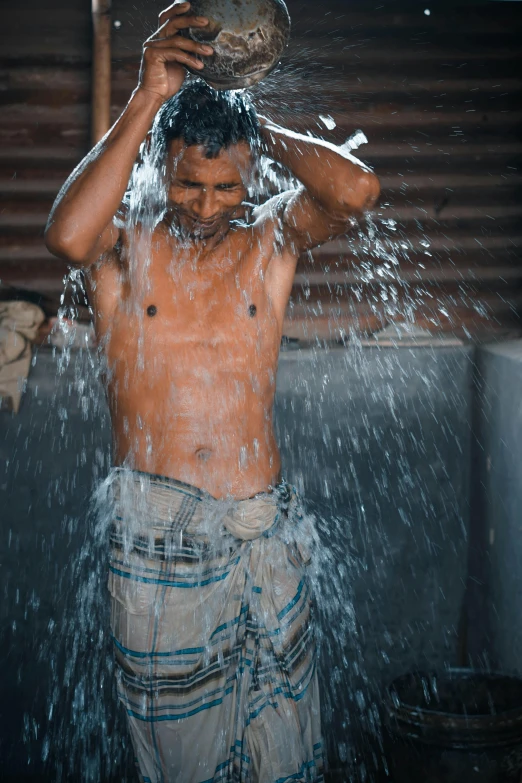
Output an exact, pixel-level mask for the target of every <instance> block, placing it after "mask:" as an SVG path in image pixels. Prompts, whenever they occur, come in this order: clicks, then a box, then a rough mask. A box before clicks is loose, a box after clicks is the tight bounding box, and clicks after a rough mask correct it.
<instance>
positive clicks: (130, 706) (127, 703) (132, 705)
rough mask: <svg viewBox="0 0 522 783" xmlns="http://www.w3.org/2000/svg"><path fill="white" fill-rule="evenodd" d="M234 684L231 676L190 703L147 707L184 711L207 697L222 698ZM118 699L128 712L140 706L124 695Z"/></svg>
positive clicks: (150, 707) (150, 708) (150, 706)
mask: <svg viewBox="0 0 522 783" xmlns="http://www.w3.org/2000/svg"><path fill="white" fill-rule="evenodd" d="M234 682H235V676H234V675H232V676H231V677H227V679H226V680H225V683H224V685H223V686H221V687H220V688H215V689H214V690H213V691H209V692H208V693H204V694H201V696H198V697H197V698H196V699H193V700H192V701H187V702H184V703H183V704H182V705H175V704H163V705H158V704H155V703H153V704H151V705H149V706H148V708H147V709H148V710H180V709H184V710H186V709H187V707H195V705H196V704H201V702H202V701H203V700H204V699H208V698H209V697H210V698H212V697H217V696H218V694H219V697H220V698H222V697H223V696H226V695H227V692H228V688H230V687H232V688H233V687H234V686H233V683H234ZM120 699H121V701H122V702H123V704H124V705H125V706H126V707H127V709H129V710H135V709H137V708H139V707H140V706H141V702H135V701H133V700H132V699H131V698H130V697H128V696H125V695H124V694H120Z"/></svg>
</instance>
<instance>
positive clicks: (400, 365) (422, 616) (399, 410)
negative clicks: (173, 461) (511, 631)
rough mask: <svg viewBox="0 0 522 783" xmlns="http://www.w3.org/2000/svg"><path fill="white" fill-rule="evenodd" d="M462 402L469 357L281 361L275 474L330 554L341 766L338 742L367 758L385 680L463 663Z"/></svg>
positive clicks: (331, 717)
mask: <svg viewBox="0 0 522 783" xmlns="http://www.w3.org/2000/svg"><path fill="white" fill-rule="evenodd" d="M471 396H472V350H471V349H470V348H463V347H448V348H444V347H436V348H435V347H433V348H429V347H427V348H426V347H425V348H406V347H401V348H382V349H378V348H365V349H359V350H357V349H353V350H344V349H338V350H332V351H330V352H327V351H324V350H320V351H312V350H306V351H305V350H303V351H298V352H295V353H287V354H285V355H284V357H283V360H282V362H281V366H280V372H279V377H278V398H277V406H276V424H277V429H278V433H279V441H280V443H281V446H282V455H283V464H284V466H285V468H286V472H287V475H288V477H289V478H291V479H292V480H293V481H295V482H296V483H297V484H298V486H300V487H303V488H304V493H305V497H306V498H307V500H308V502H309V504H310V505H311V507H312V508H313V509H314V510H315V511H316V514H317V517H318V522H319V525H320V528H321V538H322V541H323V543H324V546H325V547H326V552H323V553H322V558H321V559H322V560H323V563H324V564H325V569H324V573H323V574H321V575H320V576H319V580H318V581H319V583H320V587H319V592H320V596H319V614H320V616H321V617H322V624H323V628H324V629H325V639H324V644H323V654H322V663H323V676H324V680H325V684H324V687H323V696H324V699H323V701H324V712H325V725H327V727H328V730H327V732H326V733H327V735H328V737H329V738H330V740H331V745H333V746H335V749H336V751H338V750H339V748H341V754H340V755H341V760H342V755H343V754H342V744H343V742H347V745H348V747H347V749H346V755H347V757H348V758H350V756H353V755H354V754H353V749H354V748H355V756H356V757H360V758H363V757H367V756H368V753H367V750H366V749H365V745H366V740H367V739H368V735H372V734H374V733H375V732H378V729H377V728H376V726H375V710H374V708H373V706H372V701H373V703H375V702H378V701H379V695H380V693H381V692H382V689H383V687H384V686H385V685H386V684H388V683H389V682H391V681H392V679H393V678H394V677H396V676H397V675H399V674H401V673H403V672H405V671H407V670H409V669H412V668H423V669H433V668H440V667H443V666H444V665H448V664H449V665H456V664H457V663H459V653H458V638H457V637H458V626H459V620H460V614H461V610H462V600H463V595H464V587H465V581H466V561H467V525H468V485H469V458H470V440H471V437H470V413H471ZM332 552H333V553H332ZM324 596H326V601H327V602H328V604H327V605H326V606H325V603H324V601H321V598H322V597H324ZM371 744H375V743H371ZM377 745H378V743H377ZM350 746H351V748H352V751H350ZM377 752H378V750H377ZM336 755H337V756H339V754H338V753H337V752H336ZM352 762H353V763H355V760H354V759H353V758H352ZM361 774H362V773H361ZM354 779H355V778H354ZM357 779H358V778H357ZM363 779H364V776H363V775H362V776H361V780H363Z"/></svg>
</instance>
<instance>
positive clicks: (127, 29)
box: [0, 0, 522, 339]
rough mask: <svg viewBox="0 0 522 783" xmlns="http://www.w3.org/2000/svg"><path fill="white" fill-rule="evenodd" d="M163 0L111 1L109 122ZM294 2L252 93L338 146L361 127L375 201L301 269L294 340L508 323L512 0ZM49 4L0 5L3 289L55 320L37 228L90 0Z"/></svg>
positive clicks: (513, 311)
mask: <svg viewBox="0 0 522 783" xmlns="http://www.w3.org/2000/svg"><path fill="white" fill-rule="evenodd" d="M163 4H166V2H165V3H158V2H157V1H156V0H154V2H147V3H136V2H134V1H133V0H114V2H113V20H114V21H117V22H120V23H121V25H120V26H119V27H118V29H114V31H113V45H114V49H113V54H114V58H113V59H114V71H113V114H114V117H115V118H116V116H117V114H118V113H119V111H120V110H121V108H122V106H123V105H124V103H125V101H126V100H127V98H128V97H129V95H130V92H131V90H132V88H133V86H134V85H135V83H136V77H137V69H138V61H139V53H140V44H141V41H142V40H143V38H144V37H145V36H146V35H148V34H150V33H151V32H152V30H153V29H154V27H155V18H156V15H157V13H158V11H159V10H160V9H161V7H162V5H163ZM288 5H289V9H290V12H291V15H292V20H293V40H292V44H291V47H290V49H289V51H288V53H287V55H286V56H285V61H284V67H283V68H282V69H281V70H280V71H279V72H277V73H276V74H275V75H274V76H273V77H272V78H271V79H270V80H267V82H265V83H263V84H262V85H260V86H259V88H258V90H257V91H256V93H255V95H256V96H257V100H258V102H259V104H260V106H261V108H262V109H263V111H264V112H265V113H267V114H271V116H273V117H275V118H278V119H280V120H281V121H283V122H285V123H287V124H289V125H292V126H293V127H295V128H297V129H308V130H311V131H313V132H316V133H318V134H322V135H324V136H325V137H327V138H332V139H335V140H337V141H343V140H344V139H345V138H346V137H347V136H349V135H350V134H352V133H353V131H354V130H356V129H361V130H362V131H363V132H364V133H365V135H366V136H367V138H368V140H369V143H368V144H367V145H364V146H363V147H361V148H360V150H359V152H358V153H357V154H359V155H360V157H362V158H363V159H364V160H366V161H368V162H369V163H370V164H371V165H372V166H374V167H375V170H376V172H377V173H378V174H379V176H380V177H381V181H382V185H383V194H382V198H381V206H380V208H379V209H378V211H377V216H376V220H375V225H374V226H369V227H368V228H367V230H366V238H362V239H361V238H360V237H358V236H357V234H351V235H348V236H347V237H346V238H344V239H342V240H338V241H336V242H335V243H332V244H330V245H328V246H324V247H323V248H321V249H319V250H317V251H316V252H314V254H313V256H314V258H313V260H312V259H311V258H305V259H303V260H302V262H301V263H300V265H299V270H298V276H297V279H296V284H295V289H294V295H293V298H292V307H291V308H290V310H289V320H288V323H287V327H286V332H287V334H289V335H293V336H301V337H302V336H307V337H312V336H314V335H320V336H322V337H332V338H334V339H335V338H338V337H341V336H342V334H343V333H346V332H349V331H350V330H351V329H356V330H358V331H375V330H377V329H379V328H381V327H382V326H383V325H384V324H386V323H387V322H390V321H394V320H399V321H401V320H410V319H415V321H416V322H417V324H419V325H421V326H423V327H424V328H427V329H429V330H430V331H432V332H444V333H446V332H453V333H456V334H459V335H460V336H463V335H473V336H475V337H477V336H480V337H482V336H483V335H484V334H491V333H492V332H496V333H503V332H505V331H506V330H510V329H513V328H518V324H519V312H520V310H521V309H522V288H521V281H522V261H521V250H520V246H521V241H522V230H521V220H520V217H521V213H522V206H521V204H520V201H519V196H520V191H521V182H522V180H521V175H520V171H519V169H520V161H521V151H522V143H521V140H520V129H521V125H522V100H521V96H522V79H521V77H520V76H519V73H520V72H521V69H520V61H521V60H522V49H521V47H520V37H521V34H522V2H498V1H497V2H488V3H470V2H468V3H463V2H462V0H461V2H460V3H453V4H452V3H448V2H436V3H430V2H429V1H428V0H426V2H425V6H422V5H419V4H418V3H416V4H411V3H407V2H404V0H389V1H388V0H371V2H361V0H357V1H355V0H354V2H347V1H346V0H325V2H324V3H323V4H317V3H312V2H310V0H307V1H306V2H297V1H296V0H289V2H288ZM49 6H50V7H49V8H47V9H43V8H42V4H41V2H39V0H21V2H19V3H18V4H16V5H15V4H13V5H12V6H11V7H9V8H5V9H4V10H3V11H2V25H1V28H0V46H1V55H0V89H1V93H0V96H1V98H0V99H1V101H2V113H1V115H0V140H1V152H0V278H1V279H2V295H3V296H6V295H12V294H13V292H14V291H15V290H16V289H24V290H29V291H32V292H35V293H36V294H38V295H43V296H44V297H46V299H45V300H44V304H45V305H46V308H47V310H48V312H52V311H53V310H55V309H56V306H57V302H58V299H59V296H60V293H61V290H62V278H63V275H64V273H65V271H66V267H65V265H64V264H63V263H62V262H60V261H59V260H56V259H54V258H53V257H52V256H50V255H49V253H48V252H47V251H46V249H45V247H44V245H43V240H42V234H43V226H44V224H45V220H46V216H47V213H48V211H49V209H50V206H51V204H52V201H53V199H54V197H55V195H56V193H57V191H58V188H59V186H60V185H61V184H62V182H63V181H64V179H65V177H66V176H67V174H68V173H69V172H70V170H71V169H72V168H73V166H74V165H75V164H76V162H77V161H78V160H80V159H81V157H82V155H83V154H84V153H85V151H86V150H87V149H88V144H89V140H88V133H89V117H90V110H89V100H90V59H91V48H90V46H91V23H90V2H89V0H69V2H67V3H65V2H64V0H52V1H51V2H50V3H49ZM136 6H137V7H136ZM425 8H426V10H429V11H430V14H429V15H428V14H426V13H425ZM320 114H323V115H330V116H332V117H333V119H334V120H335V122H336V128H335V129H334V130H332V131H328V130H326V128H325V127H324V124H323V123H322V121H321V120H320V119H319V115H320ZM383 220H385V221H386V223H385V224H383V223H382V221H383ZM390 220H393V221H396V224H395V225H393V224H391V223H389V221H390ZM397 262H398V263H397Z"/></svg>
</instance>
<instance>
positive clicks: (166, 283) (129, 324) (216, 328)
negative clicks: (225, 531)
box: [90, 221, 295, 498]
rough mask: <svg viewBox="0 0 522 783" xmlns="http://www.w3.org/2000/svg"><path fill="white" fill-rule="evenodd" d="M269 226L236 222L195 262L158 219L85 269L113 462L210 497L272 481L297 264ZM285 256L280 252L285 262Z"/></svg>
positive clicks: (239, 494) (249, 491)
mask: <svg viewBox="0 0 522 783" xmlns="http://www.w3.org/2000/svg"><path fill="white" fill-rule="evenodd" d="M274 226H275V224H274V222H270V221H265V222H264V223H263V225H262V226H261V227H259V226H256V225H254V226H250V227H242V228H234V229H233V230H231V231H230V232H229V233H228V234H227V236H226V237H225V238H224V239H223V240H222V241H221V243H220V244H219V245H217V247H216V248H214V250H213V251H212V252H211V253H209V254H208V257H205V258H203V257H197V255H196V253H195V251H194V246H192V247H191V248H187V247H183V246H182V245H181V243H180V242H179V240H177V239H176V238H175V237H174V236H173V235H172V234H171V232H170V231H169V229H168V228H167V227H166V225H165V224H160V225H159V227H158V228H157V229H156V230H155V232H154V235H153V237H152V242H150V241H149V242H147V241H146V240H145V241H142V242H140V241H139V240H138V241H135V242H133V243H130V244H132V245H134V251H133V252H131V250H130V248H129V238H128V237H126V236H125V235H124V238H123V247H122V249H121V250H120V251H119V254H118V256H116V253H113V255H112V256H111V258H110V259H107V260H106V261H105V262H104V263H102V264H101V265H100V266H99V267H98V269H97V270H96V271H94V272H93V273H92V276H91V283H90V290H91V296H92V299H93V307H94V311H95V324H96V333H97V338H98V341H99V343H100V345H101V346H102V347H103V349H104V352H105V356H106V364H107V390H108V397H109V406H110V411H111V418H112V425H113V436H114V462H115V464H117V465H122V464H125V465H127V466H128V467H132V468H135V469H137V470H142V471H145V472H148V473H154V474H159V475H164V476H170V477H172V478H176V479H178V480H180V481H185V482H187V483H190V484H193V485H195V486H198V487H200V488H201V489H204V490H206V491H207V492H209V493H210V494H211V495H214V496H215V497H224V496H233V497H236V498H244V497H250V496H252V495H254V494H255V493H257V492H260V491H264V490H266V489H267V487H268V486H270V485H272V486H273V485H275V484H276V483H277V481H278V478H279V473H280V459H279V453H278V449H277V445H276V442H275V438H274V433H273V427H272V406H273V400H274V394H275V376H276V370H277V360H278V355H279V346H280V341H281V335H282V325H283V318H284V312H285V308H286V303H287V300H288V296H289V293H290V289H291V281H292V278H293V271H294V268H295V264H294V263H293V258H292V257H290V255H289V254H288V252H287V251H281V250H277V249H276V246H277V243H276V242H275V227H274ZM285 255H286V256H288V257H285Z"/></svg>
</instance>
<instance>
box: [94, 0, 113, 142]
mask: <svg viewBox="0 0 522 783" xmlns="http://www.w3.org/2000/svg"><path fill="white" fill-rule="evenodd" d="M92 24H93V33H94V36H93V49H92V114H91V139H92V143H93V145H94V144H96V143H97V142H98V141H99V140H100V139H101V138H102V137H103V136H105V134H106V133H107V131H108V130H109V128H110V127H111V0H92Z"/></svg>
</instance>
